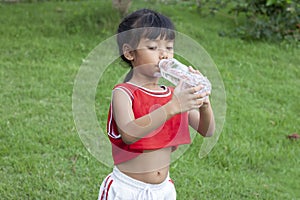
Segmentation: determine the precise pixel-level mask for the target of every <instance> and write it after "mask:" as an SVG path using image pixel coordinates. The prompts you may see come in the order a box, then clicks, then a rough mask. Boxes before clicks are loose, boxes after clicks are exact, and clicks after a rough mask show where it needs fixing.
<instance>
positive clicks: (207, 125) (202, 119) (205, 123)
mask: <svg viewBox="0 0 300 200" xmlns="http://www.w3.org/2000/svg"><path fill="white" fill-rule="evenodd" d="M189 124H190V126H191V127H193V129H195V130H196V131H197V132H198V133H200V134H201V135H202V136H204V137H210V136H212V135H213V133H214V131H215V120H214V114H213V111H212V108H211V104H210V102H209V99H207V100H206V101H205V102H204V103H203V105H202V106H201V107H200V108H199V109H194V110H191V111H189Z"/></svg>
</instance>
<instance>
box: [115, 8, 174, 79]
mask: <svg viewBox="0 0 300 200" xmlns="http://www.w3.org/2000/svg"><path fill="white" fill-rule="evenodd" d="M174 30H175V28H174V25H173V23H172V21H171V20H170V19H169V18H168V17H166V16H164V15H162V14H160V13H158V12H156V11H153V10H150V9H140V10H137V11H135V12H133V13H131V14H130V15H128V16H126V17H125V18H124V19H123V20H122V22H121V23H120V25H119V27H118V35H117V42H118V46H119V53H120V56H121V58H122V59H123V60H124V61H125V62H126V63H128V64H129V66H130V67H131V70H130V72H129V73H128V74H127V76H126V78H125V80H124V82H126V81H129V80H130V79H131V77H132V73H133V72H132V65H131V61H130V60H127V59H126V58H125V56H124V55H123V45H124V44H129V45H130V46H131V47H132V48H136V47H137V45H138V43H139V41H140V39H141V38H147V39H156V38H158V37H160V38H161V39H166V40H174V39H175V31H174Z"/></svg>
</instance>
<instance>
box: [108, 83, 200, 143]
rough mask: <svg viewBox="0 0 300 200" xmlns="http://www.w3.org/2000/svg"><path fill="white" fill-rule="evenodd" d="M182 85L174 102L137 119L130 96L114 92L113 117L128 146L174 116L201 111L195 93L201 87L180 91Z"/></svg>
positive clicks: (176, 91) (177, 90)
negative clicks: (192, 110)
mask: <svg viewBox="0 0 300 200" xmlns="http://www.w3.org/2000/svg"><path fill="white" fill-rule="evenodd" d="M181 85H182V83H180V84H179V85H178V86H177V87H176V88H175V90H174V94H173V97H172V100H170V101H169V102H168V103H166V104H165V105H163V106H161V107H160V108H158V109H156V110H154V111H152V112H150V113H149V114H147V115H144V116H142V117H140V118H137V119H135V117H134V114H133V111H132V107H131V99H130V98H129V97H128V95H127V94H126V93H125V92H124V91H122V90H114V91H113V95H112V107H113V115H114V119H115V121H116V123H117V126H118V128H119V132H120V134H121V136H122V140H123V141H124V142H125V143H126V144H132V143H134V142H136V141H138V140H139V139H141V138H143V137H145V136H146V135H147V134H149V133H150V132H152V131H154V130H155V129H157V128H159V127H160V126H161V125H163V124H164V123H165V122H166V121H167V120H168V119H170V118H171V117H172V116H174V115H176V114H178V113H181V112H186V111H189V110H191V109H195V108H197V109H199V101H198V96H197V95H195V94H194V92H195V91H197V90H199V89H200V87H198V86H197V87H194V88H190V89H187V90H183V91H180V88H181Z"/></svg>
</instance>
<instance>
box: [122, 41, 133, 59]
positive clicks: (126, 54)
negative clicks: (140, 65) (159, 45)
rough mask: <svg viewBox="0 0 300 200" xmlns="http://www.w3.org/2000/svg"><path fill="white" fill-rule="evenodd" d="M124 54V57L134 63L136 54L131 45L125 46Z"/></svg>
mask: <svg viewBox="0 0 300 200" xmlns="http://www.w3.org/2000/svg"><path fill="white" fill-rule="evenodd" d="M123 54H124V57H125V58H126V59H127V60H129V61H133V60H134V54H133V49H132V47H131V46H130V45H129V44H124V45H123Z"/></svg>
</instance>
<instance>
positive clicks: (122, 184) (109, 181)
mask: <svg viewBox="0 0 300 200" xmlns="http://www.w3.org/2000/svg"><path fill="white" fill-rule="evenodd" d="M98 200H176V190H175V187H174V184H173V182H172V180H171V179H170V177H169V175H168V177H167V178H166V180H164V182H162V183H160V184H148V183H144V182H142V181H138V180H136V179H133V178H131V177H129V176H127V175H126V174H124V173H122V172H121V171H120V170H119V169H118V168H117V167H116V166H115V167H114V169H113V172H112V173H111V174H109V175H108V176H107V177H106V178H105V179H104V181H103V182H102V184H101V186H100V191H99V197H98Z"/></svg>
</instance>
